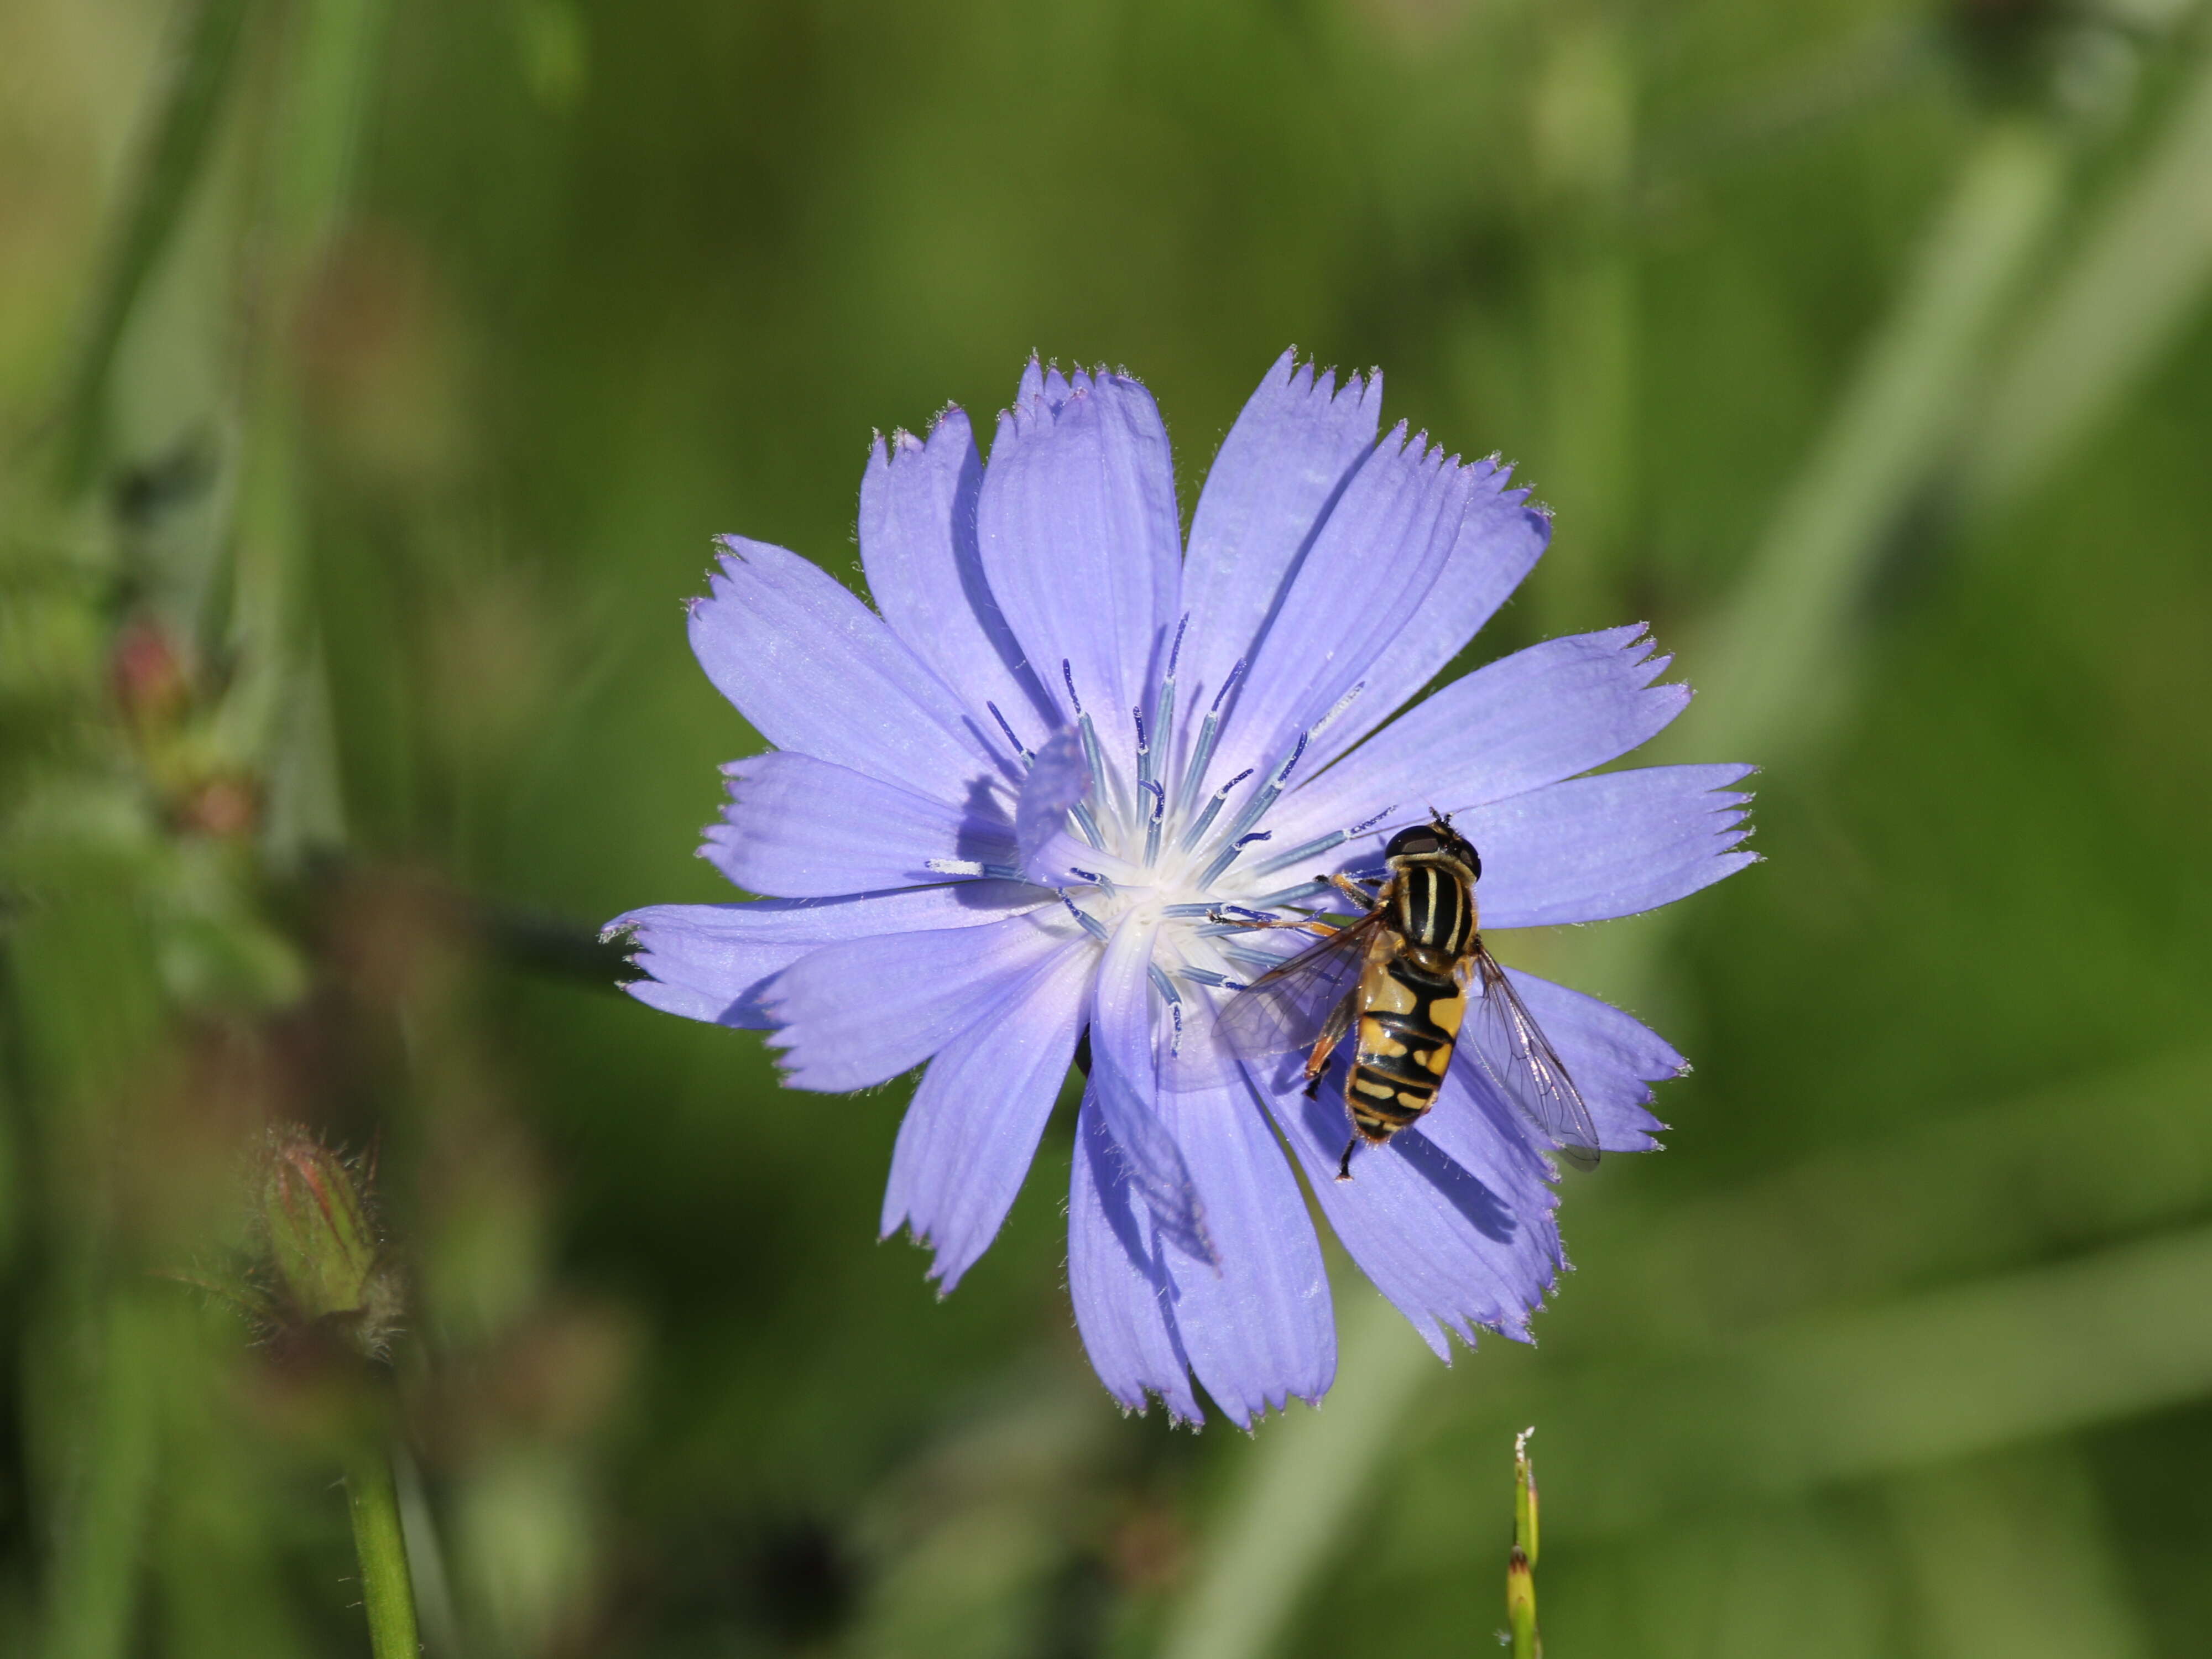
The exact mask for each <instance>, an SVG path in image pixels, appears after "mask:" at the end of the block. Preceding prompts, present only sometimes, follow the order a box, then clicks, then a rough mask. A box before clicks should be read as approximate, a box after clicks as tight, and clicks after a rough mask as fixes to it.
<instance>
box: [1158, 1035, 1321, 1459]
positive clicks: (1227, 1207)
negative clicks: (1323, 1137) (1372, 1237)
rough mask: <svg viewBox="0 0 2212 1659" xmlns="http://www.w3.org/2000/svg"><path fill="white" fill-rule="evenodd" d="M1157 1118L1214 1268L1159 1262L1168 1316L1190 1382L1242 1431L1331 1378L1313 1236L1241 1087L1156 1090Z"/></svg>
mask: <svg viewBox="0 0 2212 1659" xmlns="http://www.w3.org/2000/svg"><path fill="white" fill-rule="evenodd" d="M1160 1107H1161V1110H1162V1113H1163V1115H1164V1116H1165V1117H1166V1119H1167V1121H1168V1123H1169V1126H1170V1128H1171V1129H1172V1130H1173V1132H1174V1133H1175V1136H1176V1141H1177V1143H1178V1144H1179V1145H1180V1146H1182V1151H1183V1155H1184V1157H1185V1158H1188V1160H1189V1161H1190V1164H1191V1167H1192V1168H1193V1169H1194V1170H1196V1171H1197V1172H1198V1181H1199V1189H1200V1192H1201V1193H1202V1194H1204V1196H1205V1200H1206V1234H1207V1237H1209V1238H1210V1239H1211V1240H1212V1243H1213V1247H1214V1250H1215V1253H1216V1254H1217V1255H1218V1256H1219V1258H1220V1267H1219V1271H1218V1272H1210V1271H1208V1270H1207V1269H1206V1267H1204V1265H1203V1264H1200V1263H1198V1262H1194V1261H1192V1260H1191V1259H1190V1258H1189V1257H1188V1256H1186V1255H1181V1254H1180V1253H1172V1254H1170V1255H1168V1256H1167V1257H1166V1265H1167V1267H1168V1268H1169V1270H1170V1273H1171V1275H1172V1276H1173V1278H1174V1280H1175V1287H1176V1296H1175V1301H1174V1304H1173V1312H1174V1316H1175V1322H1176V1329H1177V1331H1179V1332H1180V1333H1181V1335H1182V1347H1183V1351H1184V1352H1186V1353H1187V1354H1188V1356H1189V1358H1190V1363H1191V1368H1192V1369H1193V1370H1195V1371H1196V1372H1197V1373H1198V1380H1199V1381H1200V1383H1203V1384H1204V1385H1205V1387H1206V1393H1208V1394H1210V1395H1212V1396H1213V1399H1214V1401H1215V1403H1216V1404H1217V1405H1218V1406H1219V1407H1221V1409H1222V1412H1223V1413H1224V1414H1225V1415H1226V1416H1227V1417H1228V1418H1229V1419H1231V1421H1232V1422H1235V1423H1236V1424H1237V1425H1239V1426H1247V1425H1249V1424H1250V1423H1251V1421H1252V1419H1254V1418H1255V1417H1257V1416H1259V1415H1261V1413H1264V1412H1267V1411H1270V1410H1273V1411H1279V1410H1281V1409H1282V1407H1283V1406H1284V1405H1285V1402H1286V1401H1288V1400H1289V1399H1290V1398H1291V1396H1292V1395H1296V1396H1297V1397H1298V1398H1299V1399H1301V1400H1307V1401H1318V1400H1319V1399H1320V1398H1321V1397H1322V1395H1324V1394H1326V1393H1328V1385H1329V1384H1330V1383H1332V1382H1333V1381H1334V1379H1335V1376H1336V1322H1335V1318H1334V1313H1333V1311H1332V1310H1331V1307H1330V1303H1329V1293H1328V1274H1327V1273H1326V1272H1325V1271H1324V1270H1323V1269H1322V1256H1321V1243H1320V1240H1319V1239H1318V1238H1316V1237H1315V1234H1314V1229H1313V1223H1312V1221H1311V1219H1310V1218H1309V1217H1308V1216H1307V1213H1306V1204H1305V1195H1304V1194H1303V1193H1301V1192H1300V1191H1299V1190H1298V1182H1297V1176H1294V1175H1292V1174H1291V1168H1290V1165H1289V1164H1287V1163H1285V1161H1284V1158H1283V1149H1282V1143H1281V1142H1280V1141H1279V1140H1278V1139H1276V1136H1275V1132H1274V1130H1273V1127H1271V1126H1270V1125H1269V1123H1268V1121H1267V1112H1266V1110H1265V1109H1263V1108H1262V1107H1261V1104H1260V1102H1259V1100H1258V1098H1257V1097H1255V1095H1254V1093H1253V1092H1252V1090H1251V1088H1250V1085H1248V1084H1247V1083H1245V1082H1244V1080H1243V1079H1241V1078H1240V1079H1237V1080H1236V1081H1235V1083H1234V1084H1233V1085H1231V1086H1230V1087H1227V1088H1225V1089H1221V1090H1218V1091H1212V1092H1208V1093H1188V1094H1180V1095H1171V1096H1164V1097H1162V1099H1161V1101H1160Z"/></svg>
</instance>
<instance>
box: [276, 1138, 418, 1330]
mask: <svg viewBox="0 0 2212 1659" xmlns="http://www.w3.org/2000/svg"><path fill="white" fill-rule="evenodd" d="M363 1186H364V1183H363V1182H362V1179H361V1177H360V1176H358V1175H357V1173H356V1171H355V1170H352V1169H349V1167H347V1164H346V1163H345V1160H344V1159H343V1158H340V1157H338V1155H337V1153H335V1152H331V1150H330V1148H328V1147H327V1146H324V1145H323V1144H322V1143H321V1142H320V1141H319V1140H317V1139H315V1138H314V1137H313V1135H311V1134H309V1133H307V1131H306V1130H304V1129H301V1128H297V1127H285V1128H280V1129H278V1130H276V1131H275V1132H273V1133H272V1134H271V1136H270V1143H269V1156H268V1160H267V1163H266V1164H265V1166H264V1170H263V1173H262V1181H261V1216H262V1223H263V1225H264V1227H265V1228H266V1230H267V1235H268V1240H269V1251H270V1266H271V1267H272V1268H273V1270H274V1272H275V1274H276V1285H277V1289H278V1291H279V1301H280V1303H281V1304H283V1309H284V1311H285V1313H286V1315H287V1316H289V1320H290V1321H295V1322H298V1323H300V1324H302V1325H315V1324H321V1325H325V1326H326V1327H328V1328H331V1329H333V1330H334V1331H336V1332H337V1333H340V1334H343V1338H344V1340H346V1341H347V1342H348V1343H349V1345H350V1346H353V1347H355V1348H357V1349H358V1350H359V1351H360V1352H362V1353H364V1354H366V1355H368V1357H370V1358H382V1357H383V1354H384V1352H385V1350H386V1346H387V1345H388V1344H389V1342H390V1340H391V1337H392V1330H393V1329H394V1328H395V1326H396V1324H397V1322H398V1315H399V1294H398V1277H397V1275H396V1274H395V1273H393V1271H392V1267H391V1266H390V1264H388V1263H387V1262H386V1261H385V1260H384V1259H383V1250H382V1248H381V1245H380V1242H379V1240H378V1238H377V1235H376V1229H375V1226H374V1223H373V1222H372V1221H371V1219H370V1216H369V1209H368V1197H367V1194H365V1192H364V1191H363Z"/></svg>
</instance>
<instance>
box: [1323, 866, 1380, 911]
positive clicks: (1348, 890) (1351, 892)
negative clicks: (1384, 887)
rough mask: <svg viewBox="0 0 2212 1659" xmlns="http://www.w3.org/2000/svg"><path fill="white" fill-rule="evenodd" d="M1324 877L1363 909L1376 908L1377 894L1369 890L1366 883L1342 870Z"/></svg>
mask: <svg viewBox="0 0 2212 1659" xmlns="http://www.w3.org/2000/svg"><path fill="white" fill-rule="evenodd" d="M1322 879H1323V880H1324V881H1326V882H1328V884H1329V885H1330V886H1332V887H1334V888H1335V889H1336V890H1337V891H1338V892H1340V893H1341V894H1343V895H1344V896H1345V897H1346V898H1348V899H1350V900H1351V901H1352V902H1353V903H1355V904H1357V905H1358V907H1359V908H1361V909H1363V910H1372V909H1373V908H1375V895H1374V894H1373V893H1371V892H1370V891H1369V890H1367V887H1366V885H1365V884H1364V883H1361V882H1358V881H1355V880H1353V879H1352V878H1351V877H1350V876H1347V875H1345V874H1343V873H1341V872H1339V873H1336V874H1334V875H1328V876H1324V877H1323V878H1322Z"/></svg>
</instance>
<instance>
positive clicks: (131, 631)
mask: <svg viewBox="0 0 2212 1659" xmlns="http://www.w3.org/2000/svg"><path fill="white" fill-rule="evenodd" d="M108 673H109V677H110V678H111V680H112V684H113V687H114V691H115V701H116V702H117V704H118V706H119V707H120V708H122V710H123V713H124V715H125V718H126V719H128V720H130V722H131V725H132V726H137V727H138V728H140V729H141V730H149V729H155V728H166V727H167V726H172V725H173V724H174V723H175V722H176V721H177V720H179V718H180V717H181V716H182V715H183V713H184V710H185V706H186V705H187V704H188V703H189V702H191V695H192V692H191V681H190V679H189V678H187V676H186V674H185V663H184V659H183V657H182V655H181V654H180V653H179V652H178V650H177V647H176V644H175V642H174V641H173V640H172V639H171V638H170V636H169V633H168V630H167V629H165V628H163V627H162V626H161V624H160V623H157V622H155V621H154V620H152V619H151V618H150V617H139V618H137V619H136V620H135V621H133V622H131V623H128V624H127V625H125V628H124V629H123V631H122V632H121V633H120V634H118V635H117V636H116V640H115V646H114V649H113V651H112V653H110V656H109V659H108Z"/></svg>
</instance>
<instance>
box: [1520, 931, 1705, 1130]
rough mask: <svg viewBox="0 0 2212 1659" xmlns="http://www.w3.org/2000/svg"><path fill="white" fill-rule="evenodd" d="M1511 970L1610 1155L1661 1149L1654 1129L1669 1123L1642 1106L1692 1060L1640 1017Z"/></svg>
mask: <svg viewBox="0 0 2212 1659" xmlns="http://www.w3.org/2000/svg"><path fill="white" fill-rule="evenodd" d="M1505 975H1506V977H1507V978H1508V979H1510V980H1511V981H1513V988H1514V989H1515V990H1516V991H1518V992H1519V993H1520V994H1521V1000H1522V1001H1523V1002H1525V1003H1527V1004H1528V1012H1530V1013H1531V1014H1533V1015H1534V1016H1535V1019H1536V1024H1538V1025H1540V1026H1541V1027H1542V1028H1543V1031H1544V1035H1545V1036H1547V1037H1549V1038H1550V1039H1551V1042H1552V1047H1553V1048H1555V1049H1557V1050H1558V1051H1559V1058H1560V1059H1561V1060H1564V1061H1565V1063H1566V1067H1567V1075H1568V1076H1569V1077H1571V1078H1572V1079H1574V1080H1575V1087H1576V1088H1577V1090H1579V1091H1581V1093H1582V1097H1583V1101H1584V1102H1585V1103H1587V1104H1588V1105H1589V1109H1590V1119H1591V1121H1593V1122H1594V1123H1595V1124H1596V1126H1597V1144H1598V1146H1600V1147H1601V1149H1602V1150H1604V1151H1606V1152H1656V1151H1658V1150H1659V1143H1658V1142H1657V1141H1656V1140H1654V1139H1652V1138H1651V1135H1652V1132H1653V1131H1654V1130H1657V1129H1663V1128H1665V1127H1667V1126H1666V1125H1665V1124H1663V1123H1662V1122H1661V1121H1659V1120H1658V1119H1657V1118H1656V1117H1654V1116H1652V1115H1651V1114H1650V1112H1649V1111H1647V1110H1645V1108H1646V1107H1647V1106H1649V1105H1650V1103H1651V1101H1652V1098H1653V1097H1652V1093H1651V1085H1653V1084H1654V1083H1658V1082H1663V1081H1664V1080H1665V1079H1668V1078H1675V1077H1680V1076H1681V1075H1682V1074H1683V1073H1685V1072H1686V1071H1688V1070H1689V1069H1690V1062H1689V1061H1687V1060H1684V1059H1683V1058H1682V1056H1681V1055H1680V1054H1676V1053H1675V1052H1674V1047H1673V1045H1672V1044H1670V1043H1668V1042H1667V1041H1666V1039H1665V1038H1663V1037H1662V1036H1659V1035H1658V1033H1657V1032H1656V1031H1653V1030H1651V1029H1650V1027H1648V1026H1646V1025H1644V1024H1643V1023H1642V1022H1641V1021H1640V1020H1638V1019H1635V1018H1632V1017H1631V1016H1630V1015H1627V1014H1624V1013H1622V1012H1620V1009H1618V1008H1615V1007H1613V1006H1611V1005H1610V1004H1608V1003H1604V1002H1601V1001H1599V1000H1597V999H1596V998H1595V997H1593V996H1585V995H1583V993H1581V992H1580V991H1571V990H1569V989H1568V988H1567V987H1565V986H1564V985H1554V984H1553V982H1552V981H1550V980H1547V979H1538V978H1537V977H1536V976H1535V975H1534V974H1524V973H1522V972H1521V971H1520V970H1519V969H1513V968H1509V969H1506V970H1505Z"/></svg>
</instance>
